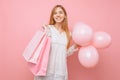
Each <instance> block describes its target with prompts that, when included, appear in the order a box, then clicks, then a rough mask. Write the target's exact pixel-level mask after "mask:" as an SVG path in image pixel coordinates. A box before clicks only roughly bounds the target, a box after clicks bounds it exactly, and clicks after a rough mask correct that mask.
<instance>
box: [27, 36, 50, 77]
mask: <svg viewBox="0 0 120 80" xmlns="http://www.w3.org/2000/svg"><path fill="white" fill-rule="evenodd" d="M44 41H45V44H44V45H43V48H42V50H41V52H40V56H39V58H38V62H37V63H36V64H33V63H30V62H28V68H29V69H30V71H31V72H32V73H33V74H34V75H35V76H45V75H46V73H47V66H48V60H49V53H50V43H51V39H50V37H46V39H44ZM36 51H37V50H36Z"/></svg>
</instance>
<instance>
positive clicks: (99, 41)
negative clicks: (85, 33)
mask: <svg viewBox="0 0 120 80" xmlns="http://www.w3.org/2000/svg"><path fill="white" fill-rule="evenodd" d="M110 43H111V36H110V35H109V34H108V33H106V32H102V31H101V32H96V33H95V34H94V36H93V41H92V45H93V46H95V47H96V48H107V47H108V46H110Z"/></svg>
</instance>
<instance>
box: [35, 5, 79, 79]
mask: <svg viewBox="0 0 120 80" xmlns="http://www.w3.org/2000/svg"><path fill="white" fill-rule="evenodd" d="M43 27H44V28H45V31H46V32H47V33H48V34H49V36H50V37H51V39H52V42H51V50H50V57H49V62H48V68H47V75H46V76H35V78H34V80H68V76H67V75H68V73H67V64H66V63H67V61H66V58H67V56H69V55H71V54H72V53H73V52H75V51H77V50H78V48H77V45H76V44H74V45H72V46H71V47H70V40H71V35H70V31H69V30H68V22H67V13H66V11H65V9H64V7H63V6H62V5H56V6H55V7H54V8H53V10H52V13H51V17H50V22H49V25H44V26H43Z"/></svg>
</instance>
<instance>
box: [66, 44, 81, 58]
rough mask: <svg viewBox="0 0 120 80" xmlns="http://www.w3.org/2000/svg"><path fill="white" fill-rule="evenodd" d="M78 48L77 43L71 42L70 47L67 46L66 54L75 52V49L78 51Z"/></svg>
mask: <svg viewBox="0 0 120 80" xmlns="http://www.w3.org/2000/svg"><path fill="white" fill-rule="evenodd" d="M79 48H80V46H79V45H77V44H73V45H72V46H71V47H69V48H68V49H67V56H70V55H72V54H73V53H75V52H76V51H78V50H79Z"/></svg>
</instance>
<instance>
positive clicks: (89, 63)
mask: <svg viewBox="0 0 120 80" xmlns="http://www.w3.org/2000/svg"><path fill="white" fill-rule="evenodd" d="M78 59H79V61H80V63H81V64H82V66H84V67H86V68H91V67H94V66H95V65H96V64H97V63H98V60H99V54H98V52H97V50H96V48H95V47H93V46H91V45H90V46H87V47H82V48H80V50H79V53H78Z"/></svg>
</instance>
